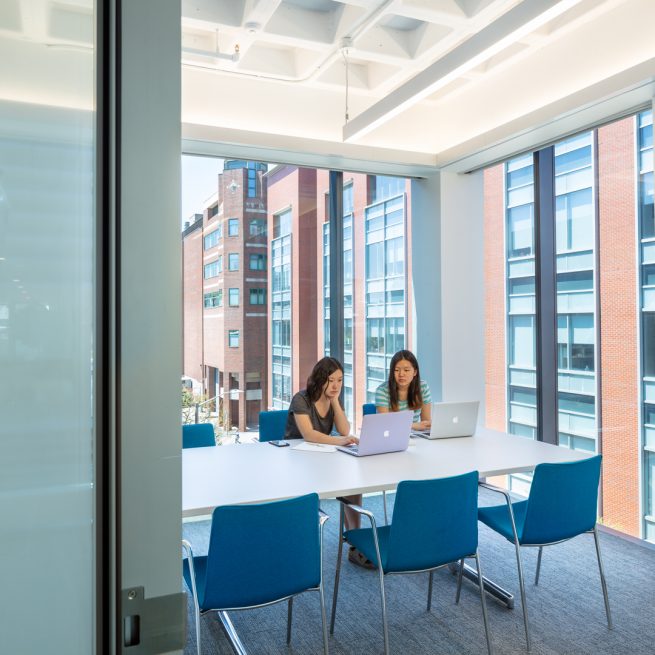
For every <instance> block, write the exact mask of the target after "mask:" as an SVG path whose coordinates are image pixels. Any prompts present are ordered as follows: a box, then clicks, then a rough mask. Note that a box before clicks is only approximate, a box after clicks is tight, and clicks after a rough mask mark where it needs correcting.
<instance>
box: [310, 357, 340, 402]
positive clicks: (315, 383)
mask: <svg viewBox="0 0 655 655" xmlns="http://www.w3.org/2000/svg"><path fill="white" fill-rule="evenodd" d="M335 371H341V372H342V373H343V366H342V365H341V362H340V361H339V360H338V359H335V358H334V357H323V359H319V360H318V361H317V362H316V364H314V368H313V369H312V372H311V373H310V374H309V377H308V378H307V395H308V396H309V399H310V400H311V401H312V402H313V403H315V402H316V401H317V400H318V399H319V398H320V397H321V394H322V393H323V389H324V388H325V383H326V382H327V381H328V378H329V377H330V376H331V375H332V373H334V372H335Z"/></svg>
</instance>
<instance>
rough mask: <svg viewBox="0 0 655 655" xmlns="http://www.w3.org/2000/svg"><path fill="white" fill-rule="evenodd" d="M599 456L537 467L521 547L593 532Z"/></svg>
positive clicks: (521, 537)
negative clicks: (589, 531)
mask: <svg viewBox="0 0 655 655" xmlns="http://www.w3.org/2000/svg"><path fill="white" fill-rule="evenodd" d="M600 463H601V456H600V455H596V456H595V457H589V458H588V459H583V460H580V461H578V462H562V463H560V464H539V465H537V467H536V468H535V470H534V475H533V477H532V485H531V487H530V496H529V497H528V505H527V509H526V514H525V523H524V524H523V532H522V534H521V535H520V541H521V543H522V544H531V543H532V544H547V543H551V542H553V541H561V540H562V539H570V538H571V537H575V536H576V535H578V534H582V533H583V532H587V531H588V530H592V529H593V527H594V525H596V517H597V515H598V482H599V480H600Z"/></svg>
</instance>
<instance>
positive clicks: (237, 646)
mask: <svg viewBox="0 0 655 655" xmlns="http://www.w3.org/2000/svg"><path fill="white" fill-rule="evenodd" d="M218 618H219V619H220V620H221V623H222V624H223V629H224V630H225V634H226V635H227V638H228V639H229V640H230V645H231V646H232V648H233V650H234V652H235V653H236V655H248V653H247V651H246V649H245V647H244V645H243V644H242V643H241V639H239V635H238V634H237V631H236V630H235V629H234V624H233V623H232V620H231V619H230V617H229V616H228V615H227V612H218Z"/></svg>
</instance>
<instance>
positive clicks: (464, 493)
mask: <svg viewBox="0 0 655 655" xmlns="http://www.w3.org/2000/svg"><path fill="white" fill-rule="evenodd" d="M339 500H341V517H340V526H339V528H340V534H341V539H340V541H339V551H338V556H337V568H336V574H335V581H334V596H333V599H332V617H331V621H330V632H334V620H335V614H336V607H337V596H338V593H339V575H340V572H341V558H342V551H343V544H344V543H346V542H347V543H349V544H350V545H352V546H355V548H357V549H358V550H359V551H360V552H361V553H363V555H365V556H366V557H367V558H368V559H369V560H371V562H373V563H374V564H375V565H376V566H377V568H378V574H379V582H380V596H381V601H382V625H383V632H384V652H385V655H388V653H389V636H388V631H387V611H386V602H385V592H384V578H385V576H387V575H392V574H396V573H419V572H429V573H430V576H429V583H428V601H427V609H428V611H430V607H431V603H432V574H433V571H434V570H435V569H437V568H440V567H442V566H446V565H447V564H450V563H451V562H458V561H459V563H460V567H459V577H458V582H457V595H456V599H455V602H459V595H460V589H461V583H462V577H461V576H462V569H463V565H464V558H467V557H474V558H475V560H476V562H477V566H478V574H479V576H480V578H482V571H481V568H480V558H479V556H478V522H477V516H478V472H477V471H471V472H470V473H465V474H464V475H458V476H454V477H450V478H441V479H437V480H417V481H416V480H412V481H403V482H401V483H400V484H399V485H398V490H397V492H396V502H395V505H394V508H393V517H392V520H391V525H388V526H386V525H385V526H382V527H379V528H378V527H377V526H376V523H375V518H374V516H373V514H372V513H371V512H368V511H366V510H364V509H362V508H361V507H358V506H357V505H353V504H352V503H349V502H348V501H346V500H345V499H342V498H340V499H339ZM346 505H347V506H349V507H350V508H352V509H353V510H355V511H357V512H358V513H360V514H362V515H363V516H366V517H367V518H368V519H369V521H370V522H371V527H370V528H359V529H357V530H348V531H346V532H344V529H343V528H344V511H343V508H344V506H346ZM480 601H481V603H482V617H483V621H484V630H485V636H486V639H487V649H488V651H489V654H490V655H491V651H492V649H491V639H490V636H489V625H488V622H487V607H486V604H485V597H484V592H483V591H482V588H480Z"/></svg>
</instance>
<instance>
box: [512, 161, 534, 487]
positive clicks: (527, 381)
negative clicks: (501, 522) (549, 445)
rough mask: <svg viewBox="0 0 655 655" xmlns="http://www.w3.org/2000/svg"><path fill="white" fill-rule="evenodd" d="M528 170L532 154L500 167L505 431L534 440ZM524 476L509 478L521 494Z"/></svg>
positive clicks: (531, 177) (531, 178)
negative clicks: (502, 179) (502, 188)
mask: <svg viewBox="0 0 655 655" xmlns="http://www.w3.org/2000/svg"><path fill="white" fill-rule="evenodd" d="M534 227H535V225H534V167H533V162H532V154H528V155H524V156H522V157H519V158H517V159H513V160H511V161H509V162H507V164H506V165H505V244H506V257H507V261H506V288H507V300H506V307H507V430H508V432H510V433H511V434H516V435H519V436H521V437H527V438H528V439H535V438H536V430H537V374H536V365H537V362H536V354H535V350H536V334H535V312H536V306H535V230H534ZM529 480H530V476H529V475H525V474H518V475H515V476H511V477H510V485H511V487H512V488H513V489H518V490H523V489H525V486H526V485H527V484H529Z"/></svg>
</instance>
